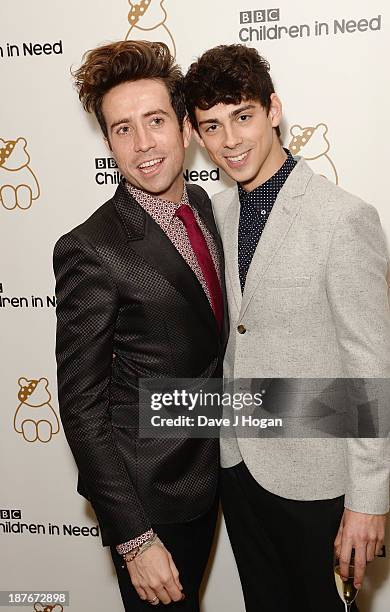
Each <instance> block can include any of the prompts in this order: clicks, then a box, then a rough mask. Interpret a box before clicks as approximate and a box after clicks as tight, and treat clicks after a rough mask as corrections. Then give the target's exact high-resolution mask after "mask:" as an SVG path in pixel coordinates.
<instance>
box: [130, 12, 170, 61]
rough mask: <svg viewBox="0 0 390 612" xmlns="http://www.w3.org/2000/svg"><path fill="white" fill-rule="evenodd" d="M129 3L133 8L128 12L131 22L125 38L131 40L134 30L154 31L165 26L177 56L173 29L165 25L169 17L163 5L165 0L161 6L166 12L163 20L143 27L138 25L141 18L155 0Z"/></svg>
mask: <svg viewBox="0 0 390 612" xmlns="http://www.w3.org/2000/svg"><path fill="white" fill-rule="evenodd" d="M128 1H129V4H130V6H131V9H130V11H129V14H128V21H129V24H130V28H129V30H128V32H127V34H126V38H125V40H129V36H130V33H131V32H132V31H133V30H134V29H137V30H140V32H152V31H153V30H157V28H159V27H160V26H161V27H163V28H164V30H165V31H166V32H167V34H168V37H169V39H170V41H171V43H172V48H173V57H174V58H175V57H176V44H175V41H174V39H173V36H172V34H171V31H170V30H169V28H168V27H167V26H166V25H165V22H166V20H167V17H168V13H167V11H166V10H165V7H164V6H163V4H164V2H165V0H160V7H161V10H162V12H163V14H164V17H163V19H162V20H161V21H159V22H158V23H157V24H155V25H153V26H152V27H151V28H142V27H141V26H139V25H137V24H138V21H139V19H140V18H141V17H142V15H144V14H145V13H146V11H147V10H148V8H149V6H150V5H151V4H152V2H153V1H154V0H139V2H132V0H128Z"/></svg>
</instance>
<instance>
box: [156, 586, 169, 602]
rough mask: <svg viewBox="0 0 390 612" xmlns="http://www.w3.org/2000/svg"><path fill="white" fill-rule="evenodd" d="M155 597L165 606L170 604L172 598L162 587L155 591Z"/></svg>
mask: <svg viewBox="0 0 390 612" xmlns="http://www.w3.org/2000/svg"><path fill="white" fill-rule="evenodd" d="M156 595H157V597H158V598H159V600H160V602H161V603H162V604H165V605H167V604H170V603H171V602H172V598H171V597H170V595H169V593H168V592H167V590H166V589H165V588H164V587H161V588H160V589H158V591H157V590H156Z"/></svg>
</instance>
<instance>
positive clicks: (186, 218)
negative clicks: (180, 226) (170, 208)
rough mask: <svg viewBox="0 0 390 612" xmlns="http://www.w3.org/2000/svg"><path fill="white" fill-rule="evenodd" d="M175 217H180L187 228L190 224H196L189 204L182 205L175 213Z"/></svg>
mask: <svg viewBox="0 0 390 612" xmlns="http://www.w3.org/2000/svg"><path fill="white" fill-rule="evenodd" d="M175 216H176V217H178V218H179V219H180V220H181V221H182V222H183V223H184V225H185V226H186V227H187V225H189V224H190V223H196V219H195V215H194V213H193V211H192V208H191V206H188V204H182V205H181V206H179V208H178V209H177V211H176V212H175Z"/></svg>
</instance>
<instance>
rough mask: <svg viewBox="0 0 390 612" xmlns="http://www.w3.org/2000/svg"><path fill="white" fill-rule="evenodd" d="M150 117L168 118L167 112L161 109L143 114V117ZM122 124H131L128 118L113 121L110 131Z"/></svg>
mask: <svg viewBox="0 0 390 612" xmlns="http://www.w3.org/2000/svg"><path fill="white" fill-rule="evenodd" d="M152 115H165V116H166V117H169V113H167V111H165V110H163V109H162V108H156V110H151V111H148V112H147V113H144V114H143V117H151V116H152ZM122 123H131V119H130V118H129V117H124V118H123V119H118V121H114V123H112V124H111V126H110V129H111V130H113V129H114V128H115V127H117V126H118V125H121V124H122Z"/></svg>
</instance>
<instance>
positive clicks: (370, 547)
mask: <svg viewBox="0 0 390 612" xmlns="http://www.w3.org/2000/svg"><path fill="white" fill-rule="evenodd" d="M375 549H376V541H375V542H368V544H367V553H366V556H367V561H373V560H374V559H375Z"/></svg>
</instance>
